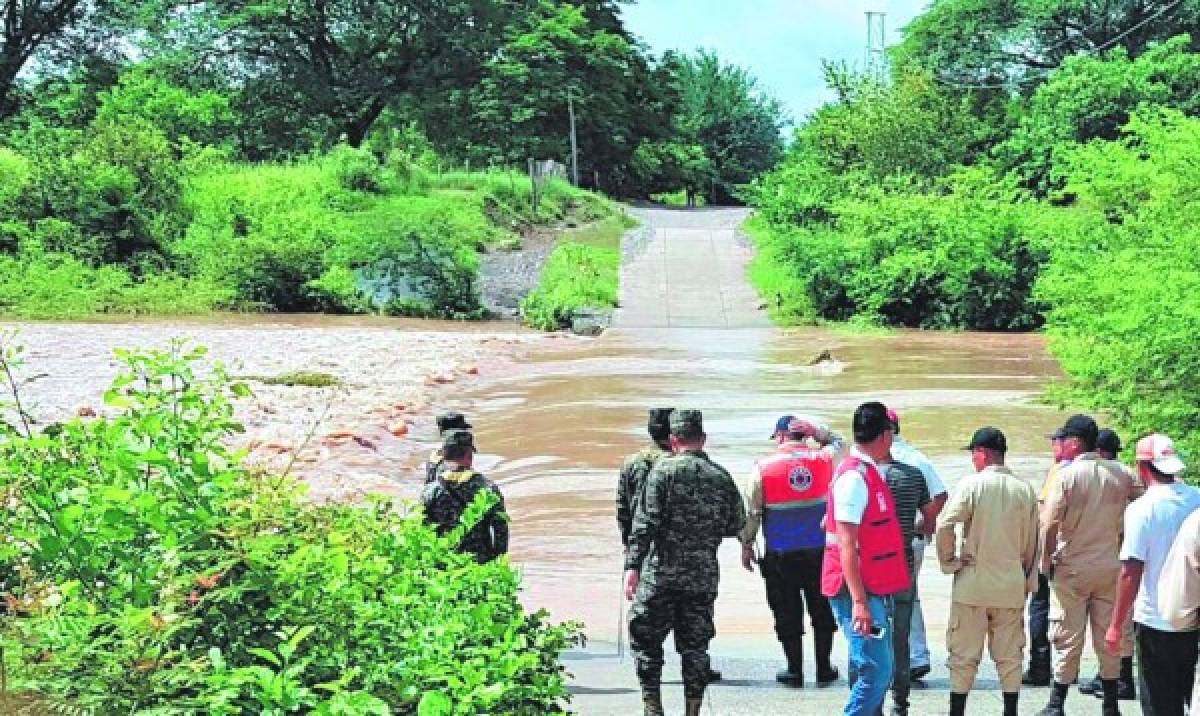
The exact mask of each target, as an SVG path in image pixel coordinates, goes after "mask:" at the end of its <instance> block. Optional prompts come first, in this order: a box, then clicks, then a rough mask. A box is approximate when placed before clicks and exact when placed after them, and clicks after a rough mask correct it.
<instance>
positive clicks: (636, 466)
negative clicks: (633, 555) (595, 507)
mask: <svg viewBox="0 0 1200 716" xmlns="http://www.w3.org/2000/svg"><path fill="white" fill-rule="evenodd" d="M670 454H671V453H669V452H667V451H666V450H663V449H662V448H660V447H658V446H657V445H655V446H654V447H648V448H645V449H642V450H638V451H637V452H635V453H634V454H632V455H630V456H629V457H627V458H625V463H624V464H623V465H621V475H620V477H618V478H617V527H618V528H620V530H621V544H623V545H625V546H626V547H628V546H629V532H630V530H632V529H633V515H634V513H635V512H637V501H638V498H639V497H640V496H641V493H642V487H643V486H644V485H645V484H646V477H647V476H649V475H650V471H651V470H652V469H654V465H655V464H656V463H658V461H659V460H661V459H663V458H664V457H666V456H668V455H670Z"/></svg>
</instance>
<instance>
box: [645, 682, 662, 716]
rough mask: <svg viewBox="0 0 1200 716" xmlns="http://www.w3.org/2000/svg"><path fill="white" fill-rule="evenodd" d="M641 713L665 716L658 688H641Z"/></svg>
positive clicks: (651, 715)
mask: <svg viewBox="0 0 1200 716" xmlns="http://www.w3.org/2000/svg"><path fill="white" fill-rule="evenodd" d="M642 713H643V714H645V716H666V714H665V712H664V711H663V705H662V691H661V690H660V689H647V688H643V689H642Z"/></svg>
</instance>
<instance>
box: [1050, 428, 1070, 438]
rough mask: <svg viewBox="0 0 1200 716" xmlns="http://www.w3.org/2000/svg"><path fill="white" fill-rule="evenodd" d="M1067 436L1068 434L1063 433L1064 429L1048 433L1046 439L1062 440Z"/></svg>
mask: <svg viewBox="0 0 1200 716" xmlns="http://www.w3.org/2000/svg"><path fill="white" fill-rule="evenodd" d="M1066 436H1067V434H1066V432H1064V431H1063V429H1062V428H1059V429H1058V430H1055V431H1054V432H1052V433H1046V437H1048V438H1050V439H1051V440H1062V439H1063V438H1065V437H1066Z"/></svg>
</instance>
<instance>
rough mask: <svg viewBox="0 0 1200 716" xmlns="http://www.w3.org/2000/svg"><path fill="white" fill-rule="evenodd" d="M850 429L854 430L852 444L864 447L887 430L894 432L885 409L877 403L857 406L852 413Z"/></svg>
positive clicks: (881, 404) (894, 428)
mask: <svg viewBox="0 0 1200 716" xmlns="http://www.w3.org/2000/svg"><path fill="white" fill-rule="evenodd" d="M851 427H852V428H853V430H854V442H856V443H858V444H859V445H865V444H866V443H869V442H871V441H873V440H875V439H876V438H878V437H879V436H880V435H882V434H884V433H885V432H887V431H889V430H891V431H893V432H894V431H895V430H896V427H895V426H894V425H892V421H891V420H890V419H889V418H888V415H887V407H886V406H884V404H883V403H880V402H878V401H871V402H869V403H863V404H862V405H860V406H858V408H857V409H855V411H854V419H853V421H852V422H851Z"/></svg>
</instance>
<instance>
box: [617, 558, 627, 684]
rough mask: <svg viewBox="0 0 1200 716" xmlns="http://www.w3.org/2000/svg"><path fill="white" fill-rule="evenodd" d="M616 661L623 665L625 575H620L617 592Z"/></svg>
mask: <svg viewBox="0 0 1200 716" xmlns="http://www.w3.org/2000/svg"><path fill="white" fill-rule="evenodd" d="M617 661H619V662H620V663H625V574H624V572H622V573H621V589H620V590H619V591H618V592H617Z"/></svg>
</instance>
